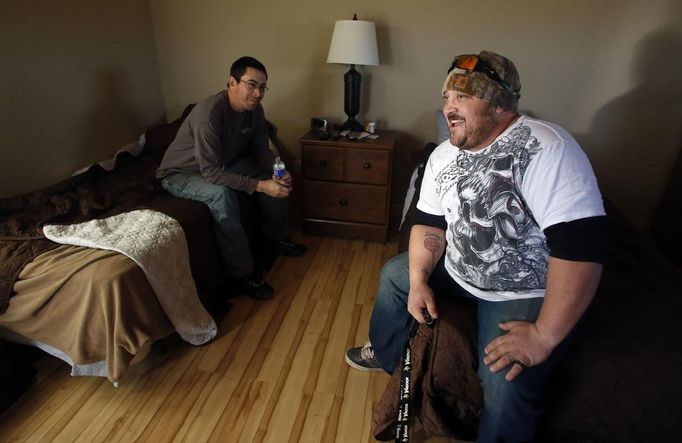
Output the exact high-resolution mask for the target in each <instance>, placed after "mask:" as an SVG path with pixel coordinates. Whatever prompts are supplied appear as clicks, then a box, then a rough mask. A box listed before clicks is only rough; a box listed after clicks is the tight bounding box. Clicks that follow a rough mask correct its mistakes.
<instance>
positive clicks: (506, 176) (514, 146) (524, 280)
mask: <svg viewBox="0 0 682 443" xmlns="http://www.w3.org/2000/svg"><path fill="white" fill-rule="evenodd" d="M541 150H542V147H541V146H540V143H539V142H538V141H537V139H536V138H535V137H533V136H532V135H531V130H530V128H529V127H528V126H524V125H521V126H519V127H517V128H514V129H513V130H512V131H511V132H510V133H509V135H507V136H504V137H501V138H500V139H499V140H497V141H496V142H495V143H494V144H493V145H492V146H491V147H490V148H489V149H488V150H486V151H485V152H483V153H480V154H477V153H471V152H468V151H460V152H459V153H458V155H457V158H456V160H455V161H453V162H452V163H451V164H450V165H448V166H447V167H446V168H445V169H443V170H442V171H441V172H440V173H439V174H438V175H437V176H436V192H437V193H438V195H439V197H440V198H441V201H443V200H444V199H448V198H450V199H458V200H459V206H458V208H457V209H456V210H457V211H458V214H457V216H456V217H454V222H453V221H452V220H453V218H452V217H446V218H448V220H449V223H448V237H449V238H448V240H449V242H452V246H453V247H450V248H448V252H447V257H446V259H447V260H448V262H449V264H450V266H451V269H453V270H454V271H455V272H456V273H457V274H458V275H459V276H460V277H461V278H462V279H464V280H465V281H466V282H468V283H469V284H471V285H473V286H476V287H478V288H480V289H483V290H491V291H514V292H520V291H526V290H530V289H539V288H544V287H545V283H546V280H547V262H548V259H549V252H548V249H547V244H546V241H545V237H544V235H543V234H542V231H541V230H540V227H539V226H538V225H537V224H536V223H535V221H534V220H533V217H532V214H531V213H530V210H529V208H528V207H527V206H526V204H525V202H524V200H523V197H522V196H521V192H520V187H521V183H522V182H523V176H524V174H525V171H526V168H527V167H528V164H529V163H530V161H531V159H532V158H533V157H534V156H535V155H536V154H537V153H538V152H540V151H541Z"/></svg>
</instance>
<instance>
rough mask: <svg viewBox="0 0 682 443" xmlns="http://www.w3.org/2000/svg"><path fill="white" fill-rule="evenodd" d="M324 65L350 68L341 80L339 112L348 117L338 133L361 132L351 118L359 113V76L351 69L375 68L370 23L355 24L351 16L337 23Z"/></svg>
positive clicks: (376, 59) (373, 32)
mask: <svg viewBox="0 0 682 443" xmlns="http://www.w3.org/2000/svg"><path fill="white" fill-rule="evenodd" d="M327 63H343V64H346V65H350V70H348V72H346V75H344V76H343V82H344V85H345V89H344V98H343V110H344V112H345V113H346V115H348V120H346V122H345V123H344V124H343V125H342V126H341V130H344V129H347V130H349V131H361V130H362V124H360V123H359V122H358V121H357V120H355V116H356V115H358V111H360V81H361V80H362V76H361V75H360V73H359V72H358V71H356V70H355V65H371V66H377V65H379V53H378V50H377V37H376V30H375V27H374V23H372V22H366V21H362V20H358V18H357V15H355V14H354V15H353V20H339V21H337V22H336V24H335V25H334V33H333V34H332V43H331V45H330V46H329V55H328V56H327Z"/></svg>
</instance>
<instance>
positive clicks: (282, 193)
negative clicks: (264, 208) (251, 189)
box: [256, 179, 293, 198]
mask: <svg viewBox="0 0 682 443" xmlns="http://www.w3.org/2000/svg"><path fill="white" fill-rule="evenodd" d="M292 189H293V188H291V187H289V186H285V185H282V184H280V183H277V182H276V181H275V180H273V179H270V180H258V184H257V185H256V192H262V193H264V194H267V195H269V196H270V197H274V198H286V197H289V194H291V190H292Z"/></svg>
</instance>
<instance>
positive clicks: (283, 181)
mask: <svg viewBox="0 0 682 443" xmlns="http://www.w3.org/2000/svg"><path fill="white" fill-rule="evenodd" d="M272 179H273V180H274V181H276V182H277V183H279V184H280V185H282V186H286V187H288V188H290V187H291V184H292V183H293V179H292V177H291V173H290V172H289V171H285V172H284V177H282V178H276V177H275V176H274V175H273V176H272Z"/></svg>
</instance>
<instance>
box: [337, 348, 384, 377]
mask: <svg viewBox="0 0 682 443" xmlns="http://www.w3.org/2000/svg"><path fill="white" fill-rule="evenodd" d="M346 363H348V365H349V366H350V367H352V368H355V369H359V370H360V371H367V372H375V371H383V369H382V368H381V365H380V364H379V362H378V361H377V359H376V358H374V351H373V350H372V343H370V342H367V344H365V346H363V347H361V348H360V347H358V348H350V349H349V350H348V351H347V352H346Z"/></svg>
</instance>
